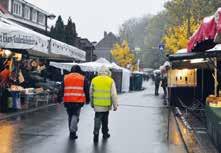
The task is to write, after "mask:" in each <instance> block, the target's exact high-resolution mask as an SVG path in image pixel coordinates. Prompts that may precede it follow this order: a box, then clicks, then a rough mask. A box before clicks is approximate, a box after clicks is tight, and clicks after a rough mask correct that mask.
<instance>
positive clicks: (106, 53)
mask: <svg viewBox="0 0 221 153" xmlns="http://www.w3.org/2000/svg"><path fill="white" fill-rule="evenodd" d="M119 42H120V39H119V38H118V37H116V36H115V35H114V34H113V33H112V32H110V33H107V32H104V38H103V39H102V40H101V41H100V42H98V43H97V45H96V46H95V50H94V54H95V55H96V57H97V59H99V58H105V59H107V60H108V61H110V62H112V61H113V58H112V55H111V50H112V48H113V46H114V44H116V43H119Z"/></svg>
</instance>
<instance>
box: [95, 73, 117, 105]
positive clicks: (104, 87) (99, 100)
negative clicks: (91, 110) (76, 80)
mask: <svg viewBox="0 0 221 153" xmlns="http://www.w3.org/2000/svg"><path fill="white" fill-rule="evenodd" d="M113 82H114V81H113V79H112V78H111V77H109V76H97V77H95V78H94V79H93V80H92V88H93V95H92V96H93V99H92V100H93V101H92V102H93V104H94V106H102V107H108V106H111V105H112V100H111V88H112V84H113Z"/></svg>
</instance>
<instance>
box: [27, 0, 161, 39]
mask: <svg viewBox="0 0 221 153" xmlns="http://www.w3.org/2000/svg"><path fill="white" fill-rule="evenodd" d="M26 1H28V2H30V3H32V4H35V5H37V6H38V7H40V8H42V9H43V10H46V11H48V12H51V13H54V14H55V15H61V16H62V18H63V19H64V21H65V22H66V21H67V18H68V17H69V16H71V17H72V20H73V21H74V22H75V23H76V27H77V32H78V35H79V36H81V37H84V38H88V39H89V40H90V41H99V40H100V39H102V37H103V33H104V31H107V32H110V31H112V32H114V33H116V34H117V33H118V29H119V26H120V25H121V24H122V23H123V22H124V21H125V20H127V19H130V18H132V17H141V16H143V15H145V14H156V13H157V12H159V11H160V10H162V9H163V3H164V1H165V0H26Z"/></svg>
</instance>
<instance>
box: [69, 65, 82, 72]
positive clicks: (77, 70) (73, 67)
mask: <svg viewBox="0 0 221 153" xmlns="http://www.w3.org/2000/svg"><path fill="white" fill-rule="evenodd" d="M71 72H76V73H82V70H81V67H80V66H79V65H74V66H72V68H71Z"/></svg>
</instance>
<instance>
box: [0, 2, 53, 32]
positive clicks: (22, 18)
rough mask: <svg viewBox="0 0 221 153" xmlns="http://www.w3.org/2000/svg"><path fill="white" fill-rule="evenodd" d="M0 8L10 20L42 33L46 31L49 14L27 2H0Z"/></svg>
mask: <svg viewBox="0 0 221 153" xmlns="http://www.w3.org/2000/svg"><path fill="white" fill-rule="evenodd" d="M0 6H1V7H0V8H2V11H3V12H4V14H5V15H6V16H7V18H8V19H10V20H13V21H15V22H18V23H19V24H22V25H24V26H26V27H28V28H31V29H33V30H35V31H38V32H41V31H44V30H45V29H46V25H47V23H46V22H47V19H48V16H49V15H50V14H49V13H48V12H46V11H44V10H42V9H40V8H38V7H37V6H35V5H33V4H31V3H28V2H26V1H25V0H0Z"/></svg>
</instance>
